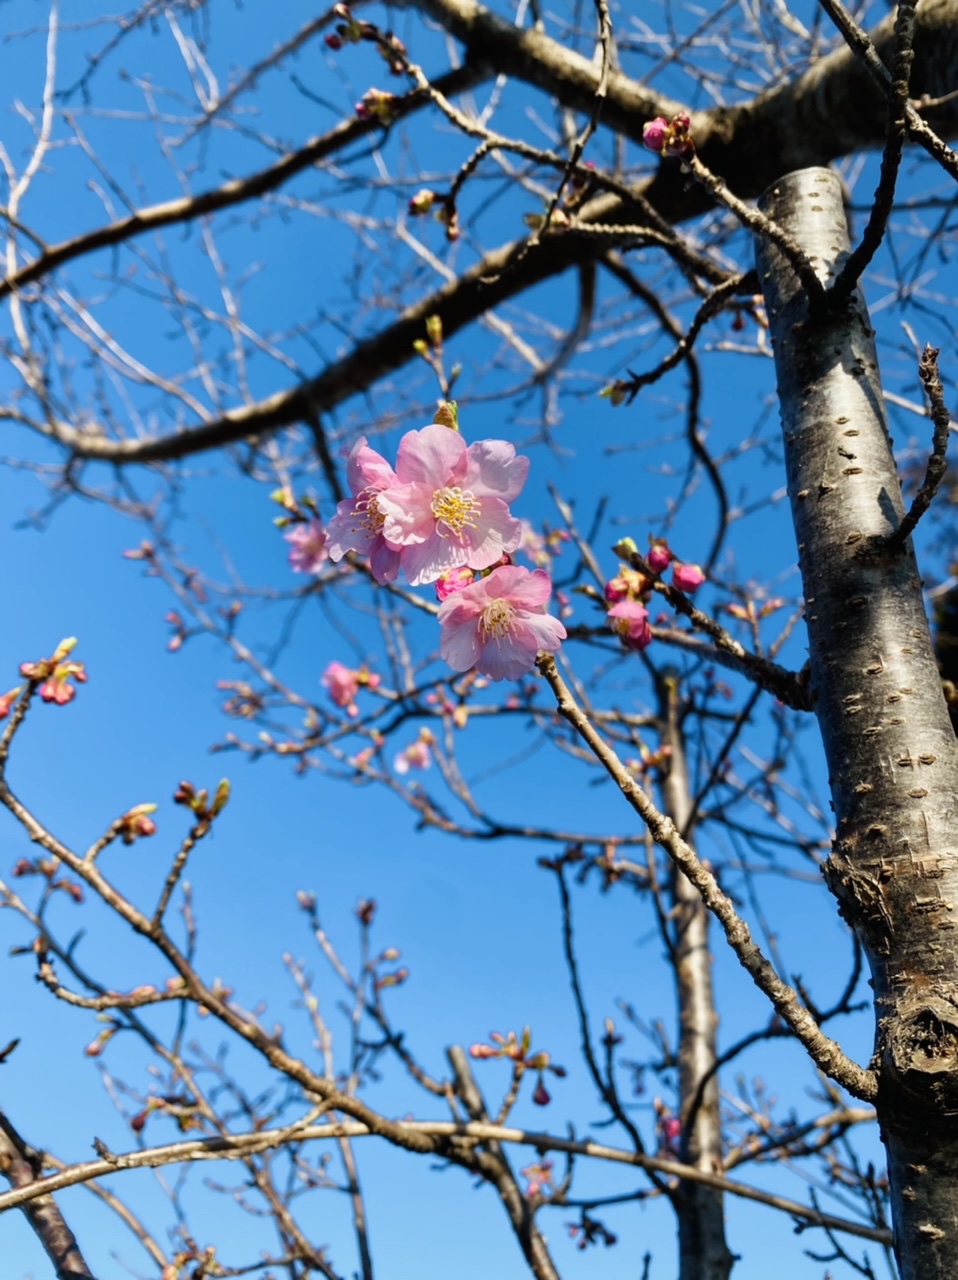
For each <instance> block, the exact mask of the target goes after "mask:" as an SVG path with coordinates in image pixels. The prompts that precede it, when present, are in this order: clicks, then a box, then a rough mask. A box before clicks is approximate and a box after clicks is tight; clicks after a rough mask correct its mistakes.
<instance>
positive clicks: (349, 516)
mask: <svg viewBox="0 0 958 1280" xmlns="http://www.w3.org/2000/svg"><path fill="white" fill-rule="evenodd" d="M346 480H347V482H348V484H349V488H350V491H351V493H352V497H351V498H345V499H344V500H343V501H342V502H341V503H340V504H339V506H338V507H337V508H336V514H335V515H334V516H333V518H332V520H330V522H329V525H328V527H327V529H326V538H327V542H326V547H327V550H328V551H329V558H330V559H331V560H342V558H343V556H344V555H345V554H346V552H347V551H355V552H357V553H358V554H359V555H361V556H368V557H369V567H370V569H371V570H372V575H373V577H374V578H375V579H376V581H377V582H379V583H385V582H394V581H395V580H396V577H397V575H398V573H399V548H398V547H397V546H395V545H394V544H393V543H391V542H389V541H388V540H387V539H386V538H385V537H384V536H383V524H384V523H385V516H384V515H383V512H382V510H381V509H380V506H379V499H380V496H381V495H382V493H383V492H384V491H385V490H386V489H388V488H390V486H391V485H394V484H396V473H395V471H393V469H392V467H391V466H390V465H389V463H388V462H387V461H386V459H385V458H384V457H383V456H382V454H380V453H377V452H376V450H375V449H370V447H369V445H367V443H366V440H365V437H362V436H361V437H360V438H359V439H358V440H357V441H356V443H355V444H354V445H353V448H352V450H351V451H350V454H349V457H348V459H347V461H346Z"/></svg>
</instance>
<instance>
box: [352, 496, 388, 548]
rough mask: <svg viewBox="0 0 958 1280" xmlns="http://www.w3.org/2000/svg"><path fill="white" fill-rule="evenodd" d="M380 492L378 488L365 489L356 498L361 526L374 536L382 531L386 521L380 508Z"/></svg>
mask: <svg viewBox="0 0 958 1280" xmlns="http://www.w3.org/2000/svg"><path fill="white" fill-rule="evenodd" d="M378 494H379V490H378V489H364V490H363V491H362V493H361V494H360V495H359V497H358V498H357V499H356V515H357V517H358V518H359V527H360V528H361V529H365V530H366V532H367V533H369V534H371V535H372V536H373V537H377V536H378V535H379V534H381V533H382V531H383V525H384V524H385V523H386V517H385V516H384V515H383V513H382V512H381V511H380V510H379V501H378V498H377V495H378Z"/></svg>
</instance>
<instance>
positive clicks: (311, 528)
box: [283, 520, 327, 573]
mask: <svg viewBox="0 0 958 1280" xmlns="http://www.w3.org/2000/svg"><path fill="white" fill-rule="evenodd" d="M283 537H284V538H285V539H286V541H287V542H288V543H289V545H290V550H289V567H290V568H291V569H292V571H293V573H319V571H320V569H321V568H322V567H323V562H324V561H325V560H326V558H327V552H326V533H325V530H324V529H323V526H322V522H321V521H319V520H307V521H306V522H305V523H303V524H294V525H293V527H292V529H290V531H289V532H288V533H285V534H283Z"/></svg>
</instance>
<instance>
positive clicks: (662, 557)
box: [645, 542, 673, 573]
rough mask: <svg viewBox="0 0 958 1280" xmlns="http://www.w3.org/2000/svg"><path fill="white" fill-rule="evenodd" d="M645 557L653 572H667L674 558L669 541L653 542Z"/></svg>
mask: <svg viewBox="0 0 958 1280" xmlns="http://www.w3.org/2000/svg"><path fill="white" fill-rule="evenodd" d="M645 558H646V560H647V561H648V563H649V568H650V569H651V570H652V572H653V573H665V571H666V569H667V568H668V567H669V565H670V564H671V563H672V559H673V557H672V552H671V551H670V550H669V545H668V543H667V542H653V543H652V545H651V547H649V554H648V555H647V556H646V557H645Z"/></svg>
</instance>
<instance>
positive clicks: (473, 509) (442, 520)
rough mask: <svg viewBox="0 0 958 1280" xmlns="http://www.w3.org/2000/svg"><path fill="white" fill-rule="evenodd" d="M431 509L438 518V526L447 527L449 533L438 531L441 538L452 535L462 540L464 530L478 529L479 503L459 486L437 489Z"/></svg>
mask: <svg viewBox="0 0 958 1280" xmlns="http://www.w3.org/2000/svg"><path fill="white" fill-rule="evenodd" d="M430 509H431V511H432V514H433V515H434V516H435V517H436V524H437V525H445V527H446V530H447V531H448V532H443V530H442V529H437V530H436V532H437V533H438V534H439V536H440V538H446V537H448V536H449V534H450V533H451V534H452V536H453V537H454V538H461V537H462V531H463V529H475V528H477V527H478V526H477V523H476V516H477V515H478V514H479V503H478V501H477V500H476V498H475V497H473V494H472V492H471V490H469V489H460V488H459V487H458V485H452V486H447V488H445V489H437V490H436V492H435V493H434V494H433V495H432V504H431V507H430Z"/></svg>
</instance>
